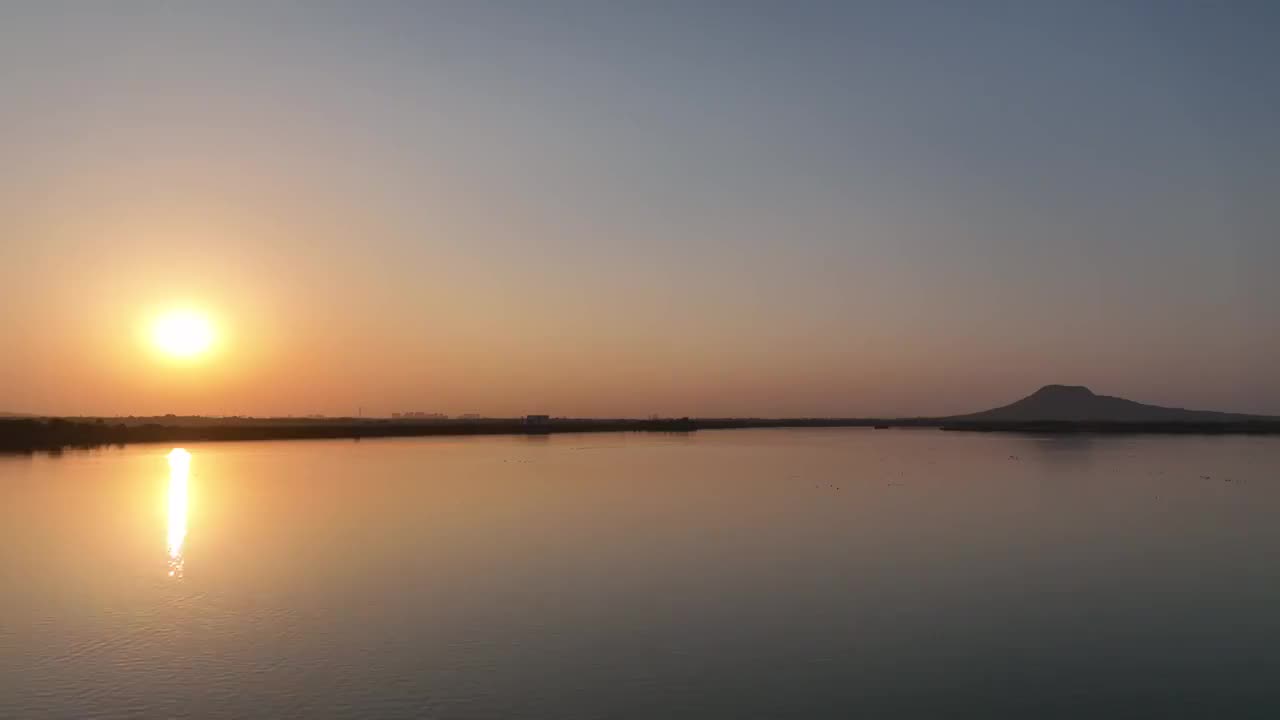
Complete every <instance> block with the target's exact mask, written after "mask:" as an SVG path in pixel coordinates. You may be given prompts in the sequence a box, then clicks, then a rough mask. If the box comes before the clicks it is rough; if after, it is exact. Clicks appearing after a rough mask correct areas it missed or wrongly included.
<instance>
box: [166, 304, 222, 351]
mask: <svg viewBox="0 0 1280 720" xmlns="http://www.w3.org/2000/svg"><path fill="white" fill-rule="evenodd" d="M151 338H152V340H153V341H154V342H155V345H156V347H157V348H159V349H160V351H161V352H163V353H164V354H166V355H169V356H170V357H175V358H192V357H196V356H197V355H202V354H204V353H205V352H207V351H208V350H209V347H210V346H211V345H213V324H212V323H210V322H209V318H208V317H206V316H205V315H204V314H202V313H199V312H196V311H194V310H171V311H169V312H167V313H165V314H163V315H161V316H160V317H159V318H157V319H156V322H155V326H154V327H153V328H152V332H151Z"/></svg>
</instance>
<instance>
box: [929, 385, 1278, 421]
mask: <svg viewBox="0 0 1280 720" xmlns="http://www.w3.org/2000/svg"><path fill="white" fill-rule="evenodd" d="M947 419H948V420H954V421H961V422H1038V421H1059V422H1132V423H1159V422H1166V423H1167V422H1199V423H1204V422H1242V421H1247V420H1276V419H1277V418H1274V417H1269V416H1265V415H1239V414H1235V413H1223V412H1213V411H1209V410H1184V409H1183V408H1169V407H1160V406H1159V405H1144V404H1143V403H1140V402H1134V401H1133V400H1125V399H1124V398H1118V397H1111V396H1109V395H1095V394H1094V392H1093V391H1092V390H1090V389H1089V388H1087V387H1084V386H1082V385H1045V386H1044V387H1042V388H1040V389H1039V390H1037V391H1035V392H1034V393H1032V394H1030V395H1028V396H1027V397H1024V398H1022V399H1021V400H1019V401H1017V402H1015V403H1011V404H1009V405H1005V406H1003V407H998V408H994V409H992V410H985V411H983V412H978V413H973V414H971V415H957V416H955V417H951V418H947Z"/></svg>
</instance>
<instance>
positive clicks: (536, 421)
mask: <svg viewBox="0 0 1280 720" xmlns="http://www.w3.org/2000/svg"><path fill="white" fill-rule="evenodd" d="M550 423H551V416H550V415H525V416H524V424H525V425H530V426H542V425H548V424H550Z"/></svg>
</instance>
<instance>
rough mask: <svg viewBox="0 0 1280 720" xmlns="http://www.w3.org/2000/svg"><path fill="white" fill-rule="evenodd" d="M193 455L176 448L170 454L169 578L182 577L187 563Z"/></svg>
mask: <svg viewBox="0 0 1280 720" xmlns="http://www.w3.org/2000/svg"><path fill="white" fill-rule="evenodd" d="M190 473H191V453H189V452H187V451H186V450H184V449H182V448H174V449H173V451H172V452H170V453H169V539H168V540H169V541H168V545H169V577H172V578H180V577H182V570H183V566H184V565H185V562H184V560H183V556H182V544H183V543H184V542H185V541H186V539H187V505H188V498H189V495H188V479H187V478H188V476H189V475H190Z"/></svg>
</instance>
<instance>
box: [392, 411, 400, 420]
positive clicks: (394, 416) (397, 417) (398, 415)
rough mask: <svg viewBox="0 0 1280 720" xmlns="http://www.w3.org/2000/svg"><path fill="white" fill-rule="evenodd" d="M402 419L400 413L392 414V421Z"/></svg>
mask: <svg viewBox="0 0 1280 720" xmlns="http://www.w3.org/2000/svg"><path fill="white" fill-rule="evenodd" d="M400 418H401V415H400V413H391V419H392V420H399V419H400Z"/></svg>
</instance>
